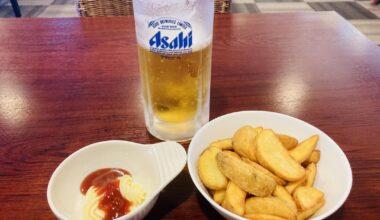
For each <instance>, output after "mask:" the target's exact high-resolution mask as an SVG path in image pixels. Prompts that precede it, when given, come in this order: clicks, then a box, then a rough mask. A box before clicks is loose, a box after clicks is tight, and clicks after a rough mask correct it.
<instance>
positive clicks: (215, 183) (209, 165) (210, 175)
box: [198, 147, 228, 190]
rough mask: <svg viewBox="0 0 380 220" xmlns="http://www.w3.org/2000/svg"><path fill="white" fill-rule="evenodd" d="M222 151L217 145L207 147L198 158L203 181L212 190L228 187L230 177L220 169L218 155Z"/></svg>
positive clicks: (200, 175)
mask: <svg viewBox="0 0 380 220" xmlns="http://www.w3.org/2000/svg"><path fill="white" fill-rule="evenodd" d="M219 152H222V150H221V149H219V148H216V147H210V148H207V149H206V150H205V151H204V152H203V153H202V154H201V156H200V157H199V159H198V174H199V178H200V179H201V181H202V183H203V184H204V185H205V186H206V187H207V188H209V189H211V190H221V189H225V188H226V187H227V183H228V179H227V177H226V176H224V174H223V173H222V172H221V171H220V170H219V168H218V164H217V162H216V155H217V154H218V153H219Z"/></svg>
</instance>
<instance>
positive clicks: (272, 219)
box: [244, 213, 286, 220]
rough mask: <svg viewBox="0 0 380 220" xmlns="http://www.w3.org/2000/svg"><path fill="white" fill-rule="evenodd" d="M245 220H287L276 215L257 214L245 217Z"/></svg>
mask: <svg viewBox="0 0 380 220" xmlns="http://www.w3.org/2000/svg"><path fill="white" fill-rule="evenodd" d="M244 218H247V219H250V220H286V218H281V217H278V216H274V215H267V214H255V213H251V214H247V215H244Z"/></svg>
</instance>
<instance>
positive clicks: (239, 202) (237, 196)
mask: <svg viewBox="0 0 380 220" xmlns="http://www.w3.org/2000/svg"><path fill="white" fill-rule="evenodd" d="M246 196H247V193H246V192H245V191H244V190H242V189H241V188H240V187H239V186H237V185H236V184H235V183H233V182H232V181H230V182H228V185H227V189H226V193H225V196H224V200H223V202H222V206H223V207H224V208H226V209H227V210H230V211H231V212H233V213H235V214H238V215H243V214H244V204H245V197H246Z"/></svg>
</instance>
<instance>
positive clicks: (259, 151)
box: [255, 129, 305, 181]
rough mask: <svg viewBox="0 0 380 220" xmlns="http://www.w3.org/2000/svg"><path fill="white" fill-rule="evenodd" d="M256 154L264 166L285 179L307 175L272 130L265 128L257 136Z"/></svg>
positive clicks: (295, 179) (294, 179) (291, 179)
mask: <svg viewBox="0 0 380 220" xmlns="http://www.w3.org/2000/svg"><path fill="white" fill-rule="evenodd" d="M255 155H256V157H257V160H258V161H259V163H260V164H261V165H262V166H263V167H265V168H267V169H268V170H270V171H272V172H273V173H274V174H276V175H277V176H279V177H280V178H282V179H284V180H288V181H297V180H299V179H301V178H302V177H303V176H304V175H305V169H304V168H303V167H302V166H301V165H300V164H299V163H297V161H295V160H294V159H293V158H292V157H291V156H290V155H289V152H288V151H287V150H286V149H285V148H284V146H282V143H281V141H280V140H279V139H278V137H277V136H276V134H275V133H274V132H273V131H272V130H267V129H265V130H263V131H262V132H261V133H260V134H259V135H258V136H257V137H256V147H255Z"/></svg>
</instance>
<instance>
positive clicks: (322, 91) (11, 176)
mask: <svg viewBox="0 0 380 220" xmlns="http://www.w3.org/2000/svg"><path fill="white" fill-rule="evenodd" d="M0 30H1V31H0V42H1V44H0V178H1V179H0V203H1V205H0V216H1V217H0V219H54V216H53V214H52V212H51V211H50V210H49V207H48V204H47V200H46V188H47V183H48V181H49V178H50V175H51V174H52V172H53V171H54V169H55V168H56V167H57V166H58V164H59V163H60V162H62V161H63V160H64V159H65V158H66V157H67V156H68V155H70V154H71V153H73V152H74V151H76V150H78V149H79V148H81V147H83V146H85V145H88V144H90V143H93V142H97V141H102V140H108V139H123V140H129V141H135V142H140V143H153V142H157V141H158V140H156V139H155V138H153V137H152V136H150V135H149V134H148V132H147V131H146V129H145V126H144V120H143V110H142V104H141V102H140V84H139V74H138V66H137V51H136V40H135V32H134V21H133V19H132V18H131V17H124V18H121V17H113V18H70V19H68V18H64V19H21V20H20V19H3V20H0ZM240 110H268V111H275V112H281V113H285V114H288V115H291V116H294V117H297V118H300V119H302V120H305V121H307V122H309V123H311V124H313V125H315V126H317V127H319V128H320V129H322V130H323V131H325V132H326V133H327V134H329V135H330V136H331V137H332V138H333V139H334V140H335V141H336V142H337V143H338V144H339V145H340V146H341V147H342V149H343V150H344V152H345V153H346V155H347V157H348V159H349V161H350V163H351V166H352V170H353V176H354V183H353V189H352V191H351V194H350V196H349V198H348V200H347V202H346V203H345V204H344V206H343V208H341V209H339V211H338V212H336V213H335V214H334V215H333V216H332V217H331V219H368V220H370V219H379V218H380V211H379V204H380V147H379V143H380V135H379V134H380V48H379V47H377V46H376V45H375V44H374V43H372V42H371V41H370V40H368V39H367V38H366V37H365V36H363V35H362V34H361V33H360V32H359V31H358V30H356V29H355V28H354V27H353V26H351V25H350V24H349V23H348V22H346V21H345V20H344V19H343V18H341V17H339V16H338V15H337V14H335V13H330V12H329V13H289V14H257V15H218V16H216V18H215V34H214V44H213V66H212V87H211V118H215V117H217V116H220V115H223V114H226V113H230V112H235V111H240ZM179 218H181V219H218V218H221V217H220V216H219V215H218V214H217V213H216V212H215V211H214V210H213V209H212V207H211V206H210V205H209V204H208V203H207V202H206V200H205V199H203V198H202V197H201V195H200V194H199V193H198V192H197V190H196V188H195V187H194V185H193V183H192V181H191V179H190V176H189V174H188V172H187V171H186V170H184V171H183V172H182V173H181V174H180V175H179V176H178V178H176V179H175V180H174V181H173V182H172V183H171V184H170V185H169V186H168V187H167V188H166V189H165V190H164V191H163V192H162V193H161V196H160V197H159V200H158V203H157V204H156V206H155V207H154V208H153V210H152V212H151V213H150V215H149V216H148V219H179Z"/></svg>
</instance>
